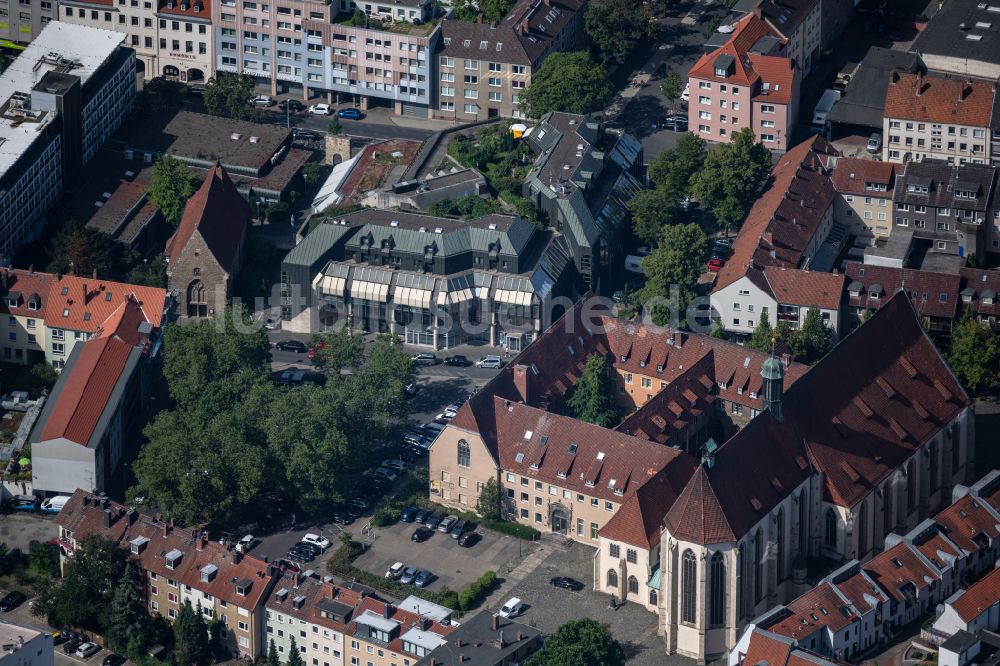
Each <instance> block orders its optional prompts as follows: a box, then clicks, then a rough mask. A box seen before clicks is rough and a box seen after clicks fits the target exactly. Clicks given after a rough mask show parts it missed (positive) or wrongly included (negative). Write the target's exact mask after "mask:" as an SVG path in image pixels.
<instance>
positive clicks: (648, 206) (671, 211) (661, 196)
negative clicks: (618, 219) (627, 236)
mask: <svg viewBox="0 0 1000 666" xmlns="http://www.w3.org/2000/svg"><path fill="white" fill-rule="evenodd" d="M628 209H629V212H630V213H632V231H633V232H634V233H635V235H636V236H638V237H639V238H641V239H642V240H643V241H645V242H646V243H649V244H650V245H654V244H656V243H657V242H658V241H659V240H660V237H661V236H662V235H663V228H664V227H665V226H667V225H669V224H674V223H675V222H676V221H677V219H678V218H679V216H680V212H681V207H680V200H679V198H678V197H677V196H676V195H675V194H673V193H671V192H669V191H667V189H666V188H660V187H658V188H656V189H653V190H643V191H641V192H639V193H638V194H636V195H635V196H634V197H632V198H631V199H630V200H629V202H628Z"/></svg>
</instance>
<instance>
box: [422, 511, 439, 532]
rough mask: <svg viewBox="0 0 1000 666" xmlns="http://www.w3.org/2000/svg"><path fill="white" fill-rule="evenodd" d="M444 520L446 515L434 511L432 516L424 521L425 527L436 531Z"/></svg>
mask: <svg viewBox="0 0 1000 666" xmlns="http://www.w3.org/2000/svg"><path fill="white" fill-rule="evenodd" d="M442 520H444V514H442V513H441V512H440V511H434V512H432V513H431V515H429V516H427V519H426V520H424V525H425V526H426V527H427V528H428V529H431V530H436V529H437V527H438V525H440V524H441V521H442Z"/></svg>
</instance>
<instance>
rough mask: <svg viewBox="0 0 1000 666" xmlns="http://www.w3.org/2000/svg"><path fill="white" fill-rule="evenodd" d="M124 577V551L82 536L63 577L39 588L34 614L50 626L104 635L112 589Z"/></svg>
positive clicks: (111, 543) (106, 540) (112, 544)
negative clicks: (86, 630)
mask: <svg viewBox="0 0 1000 666" xmlns="http://www.w3.org/2000/svg"><path fill="white" fill-rule="evenodd" d="M124 574H125V552H124V551H123V550H122V549H120V548H118V546H117V545H115V544H114V542H112V541H111V540H109V539H105V538H104V537H101V536H95V535H91V536H87V537H84V538H83V539H82V540H81V541H80V542H79V543H78V545H77V549H76V551H75V552H74V553H73V557H72V559H70V560H68V561H67V563H66V570H65V575H64V576H63V578H62V579H60V580H58V581H53V582H51V583H50V584H46V585H43V586H42V588H41V589H40V590H39V593H38V598H37V599H36V601H35V608H34V612H35V613H36V614H38V615H44V616H46V617H47V619H48V622H49V624H50V625H51V626H54V627H82V628H85V629H90V630H92V631H96V632H97V633H100V634H104V633H105V632H106V631H107V630H108V627H109V625H110V619H111V605H112V603H111V602H112V598H113V596H114V590H115V587H116V586H117V585H118V584H119V582H121V581H122V579H123V577H124Z"/></svg>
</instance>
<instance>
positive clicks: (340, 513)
mask: <svg viewBox="0 0 1000 666" xmlns="http://www.w3.org/2000/svg"><path fill="white" fill-rule="evenodd" d="M330 518H332V519H333V522H335V523H337V524H338V525H350V524H351V523H353V522H354V514H353V513H351V512H350V511H348V510H347V509H337V510H336V511H334V512H333V515H331V516H330Z"/></svg>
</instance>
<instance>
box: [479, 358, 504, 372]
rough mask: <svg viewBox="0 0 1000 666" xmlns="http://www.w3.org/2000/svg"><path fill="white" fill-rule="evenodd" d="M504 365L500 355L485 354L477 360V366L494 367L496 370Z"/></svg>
mask: <svg viewBox="0 0 1000 666" xmlns="http://www.w3.org/2000/svg"><path fill="white" fill-rule="evenodd" d="M502 366H503V359H502V358H500V357H499V356H483V357H482V358H480V359H479V360H478V361H476V367H477V368H493V369H494V370H496V369H499V368H500V367H502Z"/></svg>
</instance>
